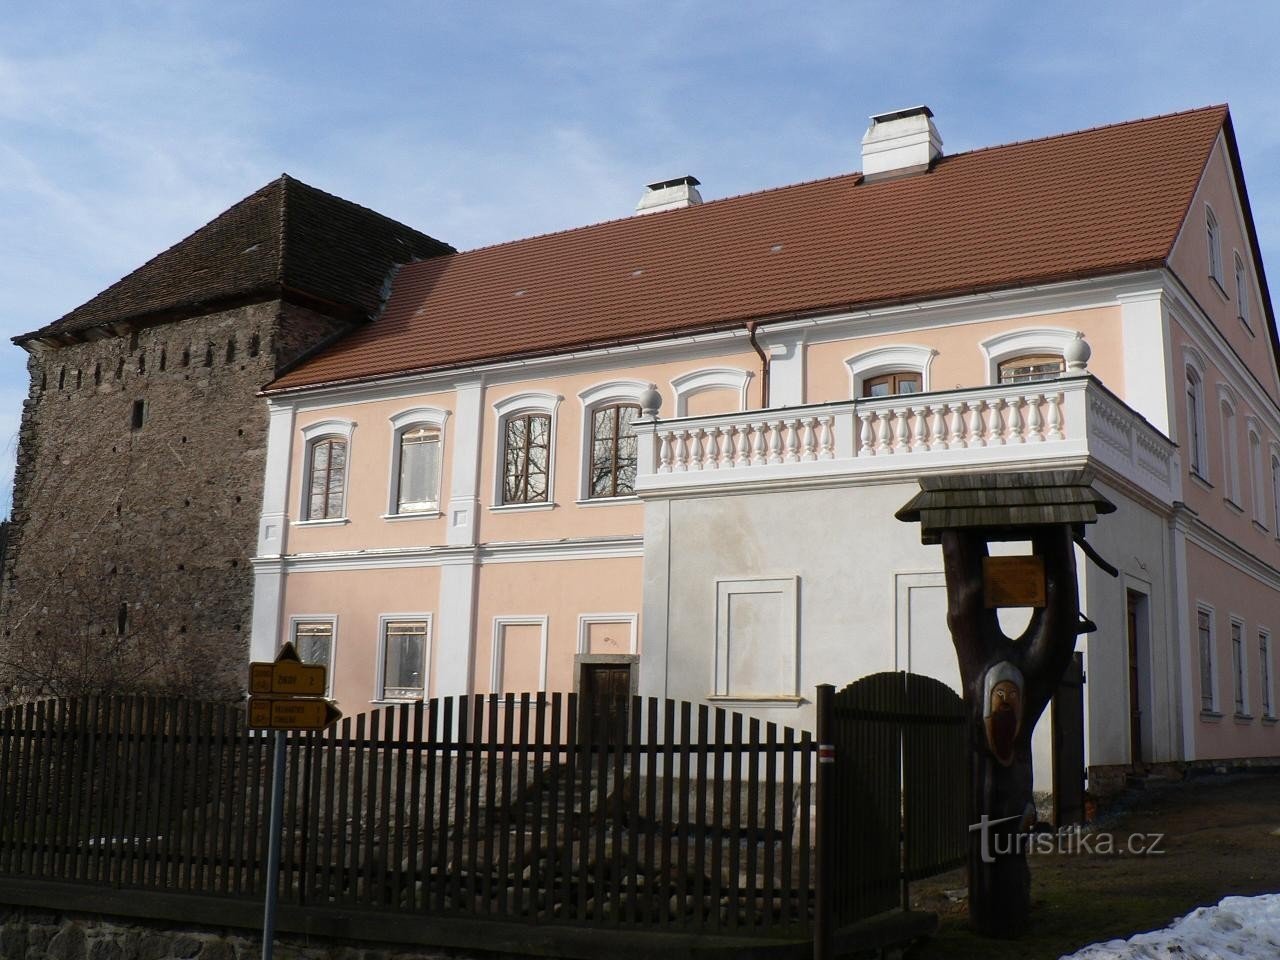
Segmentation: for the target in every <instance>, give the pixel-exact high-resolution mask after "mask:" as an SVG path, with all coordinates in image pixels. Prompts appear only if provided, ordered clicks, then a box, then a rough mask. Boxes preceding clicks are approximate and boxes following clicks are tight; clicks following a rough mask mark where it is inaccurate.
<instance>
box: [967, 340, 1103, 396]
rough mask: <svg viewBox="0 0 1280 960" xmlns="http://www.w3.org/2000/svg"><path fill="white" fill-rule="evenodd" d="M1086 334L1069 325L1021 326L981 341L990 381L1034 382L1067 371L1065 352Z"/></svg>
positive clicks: (992, 382)
mask: <svg viewBox="0 0 1280 960" xmlns="http://www.w3.org/2000/svg"><path fill="white" fill-rule="evenodd" d="M1082 336H1083V334H1082V333H1080V332H1079V331H1077V330H1069V329H1067V328H1065V327H1021V328H1018V329H1014V330H1006V331H1004V332H1003V333H997V334H996V335H995V336H993V337H988V338H987V339H986V340H983V341H982V342H981V343H979V344H978V348H979V349H980V350H981V351H982V354H983V356H984V357H985V358H986V361H987V383H989V384H991V385H995V384H997V383H1032V382H1035V381H1037V380H1052V379H1054V378H1055V377H1060V376H1062V374H1063V373H1065V372H1066V363H1065V362H1064V360H1063V351H1064V350H1065V349H1066V348H1067V346H1068V345H1069V344H1071V343H1074V342H1075V341H1076V340H1078V339H1080V338H1081V337H1082Z"/></svg>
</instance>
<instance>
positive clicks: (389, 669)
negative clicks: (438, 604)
mask: <svg viewBox="0 0 1280 960" xmlns="http://www.w3.org/2000/svg"><path fill="white" fill-rule="evenodd" d="M430 623H431V621H430V620H428V619H425V618H424V619H403V620H400V619H396V620H385V621H383V624H382V664H381V667H382V670H381V678H382V688H381V689H380V690H379V691H378V698H379V699H380V700H421V699H422V698H423V697H424V696H425V694H426V679H425V678H426V664H427V644H428V641H429V637H430Z"/></svg>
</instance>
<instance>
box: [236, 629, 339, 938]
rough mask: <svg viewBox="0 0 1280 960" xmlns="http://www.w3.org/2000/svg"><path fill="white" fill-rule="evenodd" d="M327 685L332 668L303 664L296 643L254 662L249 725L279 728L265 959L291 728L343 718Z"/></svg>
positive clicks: (272, 927)
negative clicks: (268, 660) (271, 658)
mask: <svg viewBox="0 0 1280 960" xmlns="http://www.w3.org/2000/svg"><path fill="white" fill-rule="evenodd" d="M328 686H329V670H328V668H327V667H325V666H324V665H323V664H315V663H303V662H302V658H301V657H299V656H298V651H297V649H296V648H295V647H294V645H293V644H292V643H286V644H285V645H284V646H283V647H281V648H280V654H279V656H277V657H276V659H275V661H274V662H271V663H264V662H256V663H251V664H249V694H250V696H249V726H250V727H251V728H253V729H256V730H271V731H274V736H273V737H272V741H273V744H272V770H271V817H270V820H269V823H268V827H267V829H268V831H269V834H268V838H267V877H266V887H267V895H266V902H265V903H264V904H263V908H262V960H271V958H272V955H273V953H274V951H275V937H276V901H277V899H278V898H279V895H280V839H281V833H282V832H283V828H284V773H285V750H286V748H287V745H288V736H289V734H288V731H290V730H323V729H325V728H326V727H328V726H329V725H330V724H331V723H333V722H334V721H336V720H338V719H340V718H341V717H342V711H340V710H339V709H338V708H337V707H335V706H334V705H333V701H331V700H328V699H326V698H325V695H324V694H325V691H326V690H327V689H328Z"/></svg>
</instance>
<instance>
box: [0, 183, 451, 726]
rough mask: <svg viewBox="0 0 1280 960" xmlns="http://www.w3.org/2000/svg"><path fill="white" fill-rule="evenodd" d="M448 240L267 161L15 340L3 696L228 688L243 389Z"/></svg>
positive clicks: (376, 304)
mask: <svg viewBox="0 0 1280 960" xmlns="http://www.w3.org/2000/svg"><path fill="white" fill-rule="evenodd" d="M451 252H452V248H451V247H449V246H448V245H447V244H444V243H441V242H439V241H437V240H434V239H432V238H431V237H428V236H426V235H425V234H422V233H419V232H418V231H416V230H413V229H410V228H409V227H406V226H404V225H403V224H400V223H397V222H396V221H394V220H391V219H388V218H387V217H384V216H381V215H380V214H377V213H375V212H374V211H372V210H368V209H366V208H364V207H360V206H358V205H356V204H353V203H350V202H348V201H346V200H342V199H340V198H338V197H335V196H332V195H330V194H327V193H324V192H322V191H320V190H317V189H315V188H313V187H310V186H307V185H306V184H304V183H301V182H300V181H298V180H295V179H293V178H291V177H289V176H282V177H280V178H279V179H278V180H275V181H273V182H271V183H269V184H268V185H267V186H265V187H263V188H262V189H261V190H259V191H257V192H256V193H254V194H252V195H251V196H249V197H247V198H245V199H244V200H242V201H240V202H239V203H237V204H236V205H235V206H233V207H231V208H230V209H229V210H227V211H226V212H224V213H223V214H221V215H220V216H218V217H217V218H216V219H214V220H213V221H211V222H210V223H208V224H206V225H205V226H203V227H201V228H200V229H199V230H197V231H196V232H195V233H193V234H191V235H190V236H189V237H187V238H186V239H185V240H182V241H180V242H179V243H177V244H176V245H174V246H173V247H170V248H169V249H168V250H166V251H164V252H163V253H161V254H160V255H159V256H157V257H155V258H154V259H153V260H151V261H149V262H148V263H146V264H144V265H143V266H142V267H139V268H138V269H137V270H135V271H134V272H133V273H131V274H129V275H128V276H126V277H125V278H123V279H122V280H120V281H118V282H117V283H115V284H113V285H112V286H111V287H109V288H107V289H106V290H104V291H103V292H102V293H100V294H98V295H97V296H96V297H94V298H93V299H92V300H90V301H88V302H87V303H85V304H83V305H82V306H80V307H77V308H76V309H75V310H72V311H71V312H70V313H68V314H67V315H66V316H64V317H62V318H61V319H59V320H56V321H54V322H53V323H51V324H49V325H48V326H46V327H43V328H41V329H39V330H36V331H34V332H32V333H28V334H24V335H22V336H20V337H16V338H14V342H15V343H17V344H18V345H19V346H21V347H23V348H24V349H25V350H26V351H27V352H28V354H29V355H30V356H29V359H28V363H27V367H28V370H29V373H30V378H31V383H30V390H29V393H28V397H27V399H26V400H25V401H24V403H23V414H22V426H21V432H20V436H19V449H18V463H17V472H16V474H15V477H14V492H13V497H14V501H13V513H12V523H11V525H10V529H9V537H8V548H7V550H6V551H5V553H4V555H3V556H4V569H3V580H2V581H0V702H3V701H4V700H5V699H6V698H11V697H15V696H23V695H29V694H32V693H41V692H52V693H59V694H61V693H75V692H80V691H92V690H107V691H111V690H129V689H137V688H140V687H158V688H163V689H166V690H169V691H172V692H182V693H200V694H204V695H214V696H232V695H235V694H236V693H237V692H238V691H239V690H240V689H241V688H242V687H243V677H242V676H241V674H242V673H243V670H244V664H245V661H246V650H247V637H248V630H249V618H250V611H251V605H252V591H253V577H252V572H251V570H250V568H249V558H250V557H251V556H252V554H253V550H254V545H255V539H256V535H257V522H258V513H259V507H260V499H261V492H262V483H263V469H264V457H265V451H266V422H267V418H266V407H265V403H264V402H263V401H262V400H261V399H260V398H259V397H258V396H257V393H258V391H259V390H260V389H261V387H262V386H263V385H265V384H266V383H267V382H268V381H270V380H271V379H273V378H274V377H275V376H277V375H279V374H280V373H281V372H282V371H283V370H284V369H285V368H287V367H288V366H289V365H290V363H292V362H293V361H295V360H296V359H297V358H298V357H300V356H301V355H303V354H305V353H307V352H308V351H310V350H313V349H315V348H317V347H318V346H320V345H322V344H325V343H327V342H329V341H330V340H332V339H333V338H335V337H339V336H342V335H343V334H344V333H345V332H346V331H348V330H349V329H351V328H352V327H353V326H355V325H358V324H362V323H364V322H367V321H368V320H369V319H370V318H371V317H373V316H374V315H375V314H376V313H377V312H378V310H379V309H380V307H381V305H382V300H383V297H384V296H385V293H386V291H387V289H388V288H389V279H390V276H391V273H392V271H394V270H395V268H396V267H397V265H399V264H403V263H407V262H409V261H411V260H415V259H423V258H426V257H432V256H439V255H442V254H448V253H451Z"/></svg>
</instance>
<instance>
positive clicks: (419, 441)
mask: <svg viewBox="0 0 1280 960" xmlns="http://www.w3.org/2000/svg"><path fill="white" fill-rule="evenodd" d="M439 508H440V434H439V433H437V432H436V431H435V430H434V429H432V428H431V427H424V426H418V427H410V428H409V429H408V430H405V431H404V432H403V433H401V434H400V476H399V483H398V486H397V489H396V513H426V512H429V511H434V510H438V509H439Z"/></svg>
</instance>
